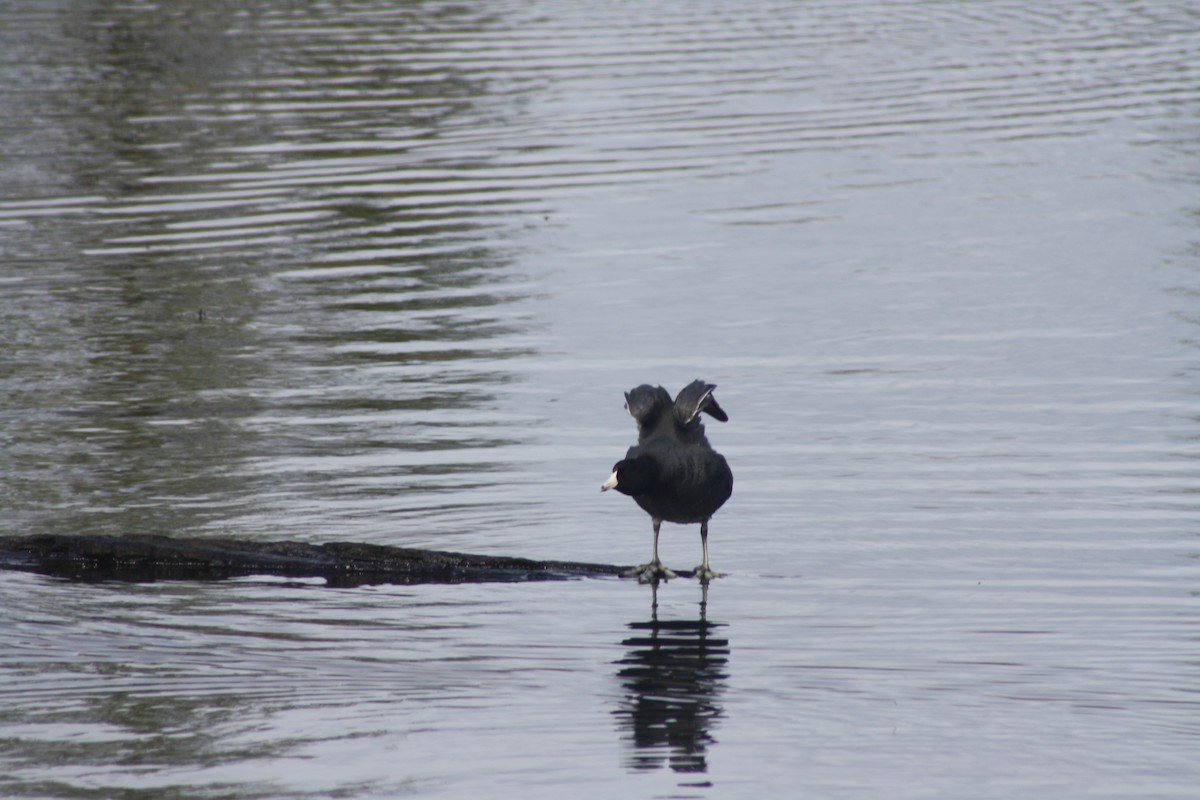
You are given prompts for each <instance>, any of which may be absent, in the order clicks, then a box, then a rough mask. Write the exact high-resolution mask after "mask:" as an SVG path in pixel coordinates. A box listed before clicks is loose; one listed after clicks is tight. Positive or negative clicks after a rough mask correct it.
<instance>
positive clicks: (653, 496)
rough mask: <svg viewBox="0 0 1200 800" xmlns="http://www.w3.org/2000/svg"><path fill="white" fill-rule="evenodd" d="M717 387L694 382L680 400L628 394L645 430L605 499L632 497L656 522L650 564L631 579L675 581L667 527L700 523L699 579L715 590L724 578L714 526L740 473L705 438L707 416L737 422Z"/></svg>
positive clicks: (644, 392) (661, 394)
mask: <svg viewBox="0 0 1200 800" xmlns="http://www.w3.org/2000/svg"><path fill="white" fill-rule="evenodd" d="M716 388H717V387H716V384H712V383H705V382H704V381H702V380H699V379H697V380H694V381H692V382H691V383H689V384H688V385H687V386H685V387H684V388H683V389H681V390H680V392H679V394H677V395H676V396H675V399H674V400H672V399H671V395H670V393H669V392H668V391H667V390H666V389H664V388H663V387H661V386H651V385H649V384H642V385H641V386H638V387H636V388H634V389H631V390H630V391H628V392H626V393H625V410H626V411H628V412H629V415H630V416H631V417H633V418H634V420H635V421H636V422H637V427H638V443H637V444H636V445H634V446H633V447H630V448H629V450H628V451H627V452H626V453H625V458H623V459H622V460H620V461H618V462H617V463H616V464H615V465H614V466H613V469H612V474H611V475H609V477H608V480H606V481H605V482H604V483H603V484H601V485H600V491H602V492H604V491H608V490H609V489H616V490H617V491H618V492H620V493H621V494H626V495H629V496H630V497H632V498H633V501H634V502H635V503H637V504H638V505H639V506H640V507H641V508H642V510H643V511H645V512H646V513H647V514H649V515H650V520H651V522H652V524H653V526H654V549H653V555H652V557H651V559H650V562H649V563H648V564H641V565H639V566H637V567H634V568H633V569H631V570H629V572H627V573H626V574H627V575H631V576H636V577H637V578H638V579H639V580H640V581H642V582H650V581H656V580H658V579H659V578H664V579H665V578H674V577H675V573H674V572H672V571H671V570H670V569H668V568H667V567H666V566H664V565H663V563H662V561H660V560H659V557H658V533H659V528H661V527H662V523H663V522H664V521H666V522H674V523H678V524H690V523H696V522H699V523H700V545H701V548H702V550H703V553H704V560H703V562H702V563H701V564H700V566H698V567H696V569H695V575H696V577H697V578H699V579H700V580H701V581H702V582H705V583H707V582H708V581H709V580H711V579H713V578H717V577H720V573H717V572H714V571H713V570H712V568H711V567H710V566H709V563H708V521H709V520H710V519H711V518H712V515H713V514H715V513H716V511H717V509H719V508H720V507H721V506H723V505H724V504H725V501H726V500H728V499H729V496H730V495H731V494H732V493H733V472H732V471H731V470H730V469H729V464H728V462H726V461H725V457H724V456H722V455H721V454H720V453H718V452H717V451H716V450H713V449H712V446H711V445H710V444H709V443H708V439H707V437H705V435H704V423H702V422H701V421H700V419H699V417H700V413H701V412H703V413H705V414H708V415H709V416H711V417H713V418H714V419H717V420H719V421H721V422H728V421H729V416H728V415H727V414H726V413H725V411H724V410H723V409H722V408H721V406H720V405H718V404H717V399H716V398H715V397H713V390H714V389H716Z"/></svg>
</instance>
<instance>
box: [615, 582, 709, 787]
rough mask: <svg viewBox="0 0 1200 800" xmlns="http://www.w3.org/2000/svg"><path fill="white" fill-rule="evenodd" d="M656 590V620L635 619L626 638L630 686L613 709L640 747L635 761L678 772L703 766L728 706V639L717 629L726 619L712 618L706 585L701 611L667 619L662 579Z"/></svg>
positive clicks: (624, 669)
mask: <svg viewBox="0 0 1200 800" xmlns="http://www.w3.org/2000/svg"><path fill="white" fill-rule="evenodd" d="M653 591H654V596H653V605H652V606H651V618H650V620H649V621H648V622H631V623H629V627H630V628H631V629H633V631H634V635H632V636H630V637H629V638H628V639H626V640H625V641H623V642H621V644H622V645H623V646H625V647H626V648H628V650H627V652H626V655H625V657H624V658H622V659H621V660H620V661H618V662H617V663H618V664H619V665H620V666H621V669H620V670H619V671H618V673H617V675H618V676H619V677H620V679H621V683H622V685H623V686H624V687H625V689H626V690H627V692H628V693H627V694H626V695H625V698H624V699H623V700H622V701H621V704H620V707H619V708H618V709H617V710H616V711H614V712H613V714H614V715H615V716H616V717H617V726H618V728H619V729H620V730H621V731H622V732H623V733H624V734H625V737H624V738H625V739H626V740H627V741H629V742H631V743H632V745H633V748H634V750H633V755H632V756H631V758H630V759H629V762H628V766H629V767H630V768H631V769H635V770H650V769H657V768H659V767H661V766H663V764H664V762H665V763H666V764H669V765H670V767H671V769H672V770H674V771H675V772H686V773H704V772H707V771H708V763H707V760H706V754H707V751H708V747H709V745H711V744H713V742H714V741H715V739H713V736H712V732H711V730H712V727H713V725H714V724H715V723H716V721H717V720H718V719H720V718H721V716H722V714H723V712H722V710H721V706H720V704H719V702H718V698H719V697H720V695H721V692H722V691H723V689H724V685H725V681H726V679H727V677H728V676H727V674H726V672H725V665H726V663H727V662H728V660H729V640H728V639H725V638H718V637H715V636H713V635H712V634H713V632H714V630H715V629H716V628H720V627H723V625H722V624H720V623H714V622H709V621H708V619H707V618H706V614H707V605H708V586H707V585H704V586H703V589H702V591H703V595H702V599H701V602H700V617H699V619H681V620H660V619H659V618H658V584H657V582H655V583H654V588H653Z"/></svg>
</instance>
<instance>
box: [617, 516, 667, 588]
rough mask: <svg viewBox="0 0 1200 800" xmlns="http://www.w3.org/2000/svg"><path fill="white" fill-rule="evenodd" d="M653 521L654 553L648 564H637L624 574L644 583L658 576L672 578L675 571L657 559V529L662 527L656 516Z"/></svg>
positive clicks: (654, 579) (655, 579)
mask: <svg viewBox="0 0 1200 800" xmlns="http://www.w3.org/2000/svg"><path fill="white" fill-rule="evenodd" d="M653 521H654V555H653V558H651V559H650V563H649V564H639V565H638V566H636V567H634V568H633V569H631V570H629V571H628V572H626V573H625V574H626V575H629V576H637V579H638V581H640V582H642V583H646V582H648V581H657V580H658V579H659V578H674V577H675V573H674V572H672V571H671V570H669V569H667V568H666V567H664V566H663V563H662V562H661V561H659V560H658V529H659V528H661V527H662V520H661V519H659V518H658V517H654V518H653Z"/></svg>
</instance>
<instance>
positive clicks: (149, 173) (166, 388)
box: [5, 3, 535, 535]
mask: <svg viewBox="0 0 1200 800" xmlns="http://www.w3.org/2000/svg"><path fill="white" fill-rule="evenodd" d="M83 5H84V6H86V7H87V8H86V10H83V11H82V13H77V12H79V11H80V10H79V9H74V8H71V9H70V10H68V9H67V8H62V9H57V8H55V9H49V8H47V9H42V10H39V11H37V12H34V11H32V10H31V11H30V12H29V13H28V14H27V15H24V16H19V17H18V18H17V20H18V25H17V26H16V27H15V28H14V29H12V31H11V33H12V35H10V36H9V37H8V38H9V39H11V44H12V46H13V49H12V50H11V51H10V53H11V62H10V63H19V62H21V61H22V60H24V61H25V62H27V63H28V65H29V66H28V67H27V69H29V70H30V72H31V73H32V75H33V76H35V77H34V78H32V79H34V80H40V79H41V77H42V76H43V75H46V74H51V73H53V74H55V75H58V71H59V70H60V64H59V63H58V62H56V59H60V60H63V61H66V62H68V63H69V64H70V65H71V68H70V69H69V70H66V72H65V74H66V76H67V77H66V78H60V79H59V83H60V84H61V85H55V86H54V88H53V91H51V92H50V93H48V94H45V95H38V97H37V100H36V102H37V103H43V102H45V103H51V102H53V103H54V115H55V116H56V117H62V118H65V119H70V120H73V121H76V122H77V124H76V125H75V126H74V130H72V131H71V132H70V133H69V135H70V136H71V137H72V138H71V140H70V141H69V142H60V141H55V140H49V141H46V142H37V141H30V142H23V143H22V144H21V145H19V147H21V148H23V149H25V150H26V152H27V153H28V157H27V159H26V160H27V162H28V163H29V164H30V165H32V166H33V167H35V168H36V169H34V170H33V171H32V172H31V173H30V175H31V181H30V182H28V183H22V182H21V181H19V180H18V181H13V182H10V183H8V185H7V187H6V194H7V196H9V197H12V198H19V197H21V196H22V195H23V194H29V195H34V194H35V193H36V194H37V195H42V194H45V193H46V192H47V191H48V190H49V189H51V187H53V186H56V185H57V186H60V187H61V188H60V191H62V192H64V193H68V195H69V194H70V193H84V194H86V195H87V196H85V197H81V198H80V199H79V201H78V206H75V207H57V206H55V207H51V208H49V209H45V214H46V216H47V217H49V219H44V218H42V217H41V216H39V214H40V213H41V212H42V211H43V209H40V208H39V207H38V206H37V204H36V203H29V204H25V203H22V202H20V201H18V202H16V203H13V204H12V205H11V206H10V209H9V210H8V214H7V215H6V216H9V217H10V218H12V219H17V220H21V221H22V222H25V223H27V224H22V225H18V226H16V229H15V231H14V234H15V236H14V237H13V238H10V239H9V240H8V245H9V246H8V248H7V251H8V253H9V258H10V259H11V260H12V261H10V263H19V262H20V260H21V259H30V258H41V259H45V260H48V261H50V262H51V265H52V266H51V267H50V268H48V269H47V268H43V269H25V270H21V271H20V272H18V273H15V274H14V275H13V276H12V278H11V279H10V280H9V281H8V282H7V285H6V295H7V297H8V298H10V302H8V303H6V304H5V308H6V309H7V310H8V312H9V313H10V314H11V316H9V317H8V318H7V320H6V324H5V332H6V334H5V335H6V339H7V341H6V344H7V345H9V346H8V347H7V348H6V350H7V351H8V353H9V358H10V359H11V361H10V363H12V364H13V365H14V367H17V366H18V365H19V368H18V369H17V370H16V372H14V373H13V376H12V382H11V383H10V384H9V388H10V391H11V392H13V393H14V394H15V395H16V398H15V399H17V402H18V405H17V407H16V408H17V409H19V411H18V412H17V413H16V414H15V415H14V416H13V417H12V419H11V420H10V424H9V425H8V426H6V427H7V428H8V436H7V437H6V439H7V440H8V443H9V444H10V445H11V446H10V447H7V448H6V452H7V454H8V456H9V458H8V459H7V466H8V469H6V472H7V473H8V474H9V476H10V479H9V480H8V481H6V493H7V495H8V499H9V503H8V505H9V506H10V508H11V510H12V511H13V512H14V515H15V516H14V517H10V521H11V522H12V524H13V525H14V527H16V528H18V529H20V528H22V527H26V526H30V525H36V527H37V528H40V529H50V530H54V531H64V532H71V531H81V530H87V531H92V532H113V533H119V532H131V531H141V532H167V533H175V532H177V533H188V532H195V531H197V530H203V529H204V528H205V527H207V526H212V525H217V526H219V527H220V528H222V529H224V530H247V529H248V530H262V529H264V528H267V527H270V528H275V529H278V528H279V526H280V524H281V523H280V519H279V518H274V519H271V520H270V521H265V520H266V518H264V513H263V512H264V510H268V509H269V508H270V507H271V506H272V505H274V506H275V507H279V508H294V507H295V505H296V504H301V505H302V506H303V504H304V502H305V500H304V499H305V498H306V497H307V496H309V495H310V493H311V492H312V491H313V490H314V489H319V488H320V487H324V486H327V485H328V483H329V480H330V476H331V475H332V476H337V480H338V481H339V482H340V484H341V485H343V486H345V487H347V488H346V490H345V491H343V492H341V493H339V494H340V496H339V497H338V498H337V499H336V500H335V504H339V505H341V506H342V508H344V509H352V511H351V512H349V513H351V514H361V512H362V511H363V509H364V507H363V506H362V504H361V503H362V501H363V500H364V499H365V500H368V501H370V500H371V499H373V498H375V499H379V500H380V502H379V504H377V505H376V506H375V510H374V512H372V513H373V514H375V515H377V516H376V519H378V518H379V517H378V515H380V514H384V515H386V514H389V513H394V514H399V515H402V516H410V515H416V516H419V517H424V518H432V517H441V518H442V521H443V522H447V521H450V520H452V518H453V514H454V511H455V509H456V508H458V509H460V510H462V507H461V504H458V503H440V502H432V503H431V502H428V500H424V499H422V500H418V501H417V504H416V505H415V506H412V505H409V504H407V503H406V502H405V500H404V499H402V498H403V497H404V496H405V495H409V496H412V495H413V493H414V492H415V493H416V495H417V496H418V497H419V498H430V497H436V495H437V494H439V493H444V492H447V491H449V492H461V491H464V490H470V489H479V488H482V487H485V486H487V485H489V484H490V483H491V482H492V479H489V478H488V474H489V473H495V474H502V473H504V472H505V471H506V469H507V467H506V466H505V464H504V461H503V459H502V458H501V457H500V456H498V455H493V454H492V453H495V452H496V451H497V448H498V447H500V446H503V445H506V444H511V443H513V442H514V441H519V440H521V439H522V438H523V436H522V434H521V433H520V432H519V431H516V430H513V429H509V430H503V429H501V430H497V429H496V428H495V427H494V426H490V427H486V428H485V427H484V426H480V425H478V423H477V422H476V420H477V419H478V412H479V411H480V410H482V409H487V408H490V407H493V406H494V405H495V396H496V390H497V388H499V387H503V386H504V385H505V384H506V383H509V382H511V381H512V376H511V374H509V373H508V372H506V371H505V369H504V368H503V366H502V365H503V362H504V361H505V360H506V359H512V358H519V357H528V356H529V355H531V354H533V353H534V352H535V349H534V347H533V345H532V344H531V343H530V341H529V339H528V336H527V335H526V334H527V331H528V328H529V319H528V317H527V315H526V314H524V313H522V312H515V313H514V308H515V307H516V305H517V304H519V303H520V302H521V301H523V300H524V299H525V298H527V297H528V294H529V289H528V288H527V287H525V286H524V285H522V283H521V281H520V279H519V276H518V278H517V279H516V280H514V276H513V274H512V272H511V270H510V265H511V258H510V256H509V255H507V254H506V253H504V252H502V249H501V247H500V246H499V245H500V242H499V241H498V240H497V239H496V232H497V230H498V229H499V227H500V226H499V225H498V224H497V223H496V218H497V216H498V215H501V216H502V215H503V214H504V213H505V211H504V210H503V206H504V200H503V198H498V199H490V200H489V199H483V198H479V197H477V196H475V195H476V194H477V189H476V187H477V186H478V181H477V180H474V179H473V178H471V176H472V175H474V174H476V173H478V172H479V167H480V166H482V165H484V164H485V160H484V159H482V158H477V157H472V156H470V155H463V148H454V149H453V154H452V155H450V156H448V157H439V156H432V157H414V156H413V155H411V153H412V151H413V150H415V149H420V148H422V147H426V146H428V143H429V142H430V141H434V140H436V139H437V138H438V136H439V132H440V131H441V130H443V129H445V128H447V127H452V126H453V124H454V123H453V122H452V120H454V118H456V117H460V116H464V115H466V116H469V115H470V114H471V109H472V105H473V104H474V103H476V102H478V101H479V100H480V99H481V98H482V97H484V96H485V93H484V89H483V86H482V84H481V83H480V82H478V81H473V80H471V79H468V78H466V77H465V76H464V75H463V73H462V72H461V71H459V70H456V69H454V68H453V67H452V66H451V67H448V68H447V69H445V70H435V71H432V72H431V71H430V70H429V69H428V68H426V67H421V66H414V64H413V63H412V61H411V60H410V59H407V58H404V57H403V53H404V52H405V51H406V50H409V49H411V48H414V47H415V48H418V49H419V48H420V44H419V40H420V38H421V37H422V36H435V37H441V36H449V37H453V36H455V35H456V33H461V34H462V35H477V34H478V33H479V30H480V28H479V26H480V25H485V26H486V24H487V22H486V19H485V18H482V17H478V16H476V15H474V14H472V13H470V12H468V11H467V10H466V9H464V8H458V9H446V10H445V13H438V12H435V13H431V10H432V7H431V6H414V7H411V8H403V9H391V10H387V9H383V8H380V9H378V12H379V14H378V15H366V16H355V15H350V16H346V15H344V14H343V13H342V11H341V10H340V9H338V8H337V7H336V6H324V5H315V6H308V7H305V8H289V7H286V6H283V7H280V8H275V9H269V10H261V11H250V12H247V11H246V10H244V9H241V8H240V7H237V6H236V5H231V4H225V3H217V4H211V3H201V4H192V3H184V4H171V5H168V6H154V7H150V6H146V7H141V6H137V7H134V6H131V7H124V8H113V7H110V6H109V5H107V4H99V5H95V6H92V5H91V4H83ZM58 22H61V23H62V31H63V32H64V34H65V35H64V36H63V37H62V39H56V40H55V42H56V49H54V50H52V51H49V52H47V51H45V50H44V49H41V48H39V47H35V46H34V43H33V42H32V41H31V40H30V39H29V37H27V36H25V37H23V36H22V35H21V27H22V26H29V27H30V28H32V29H34V30H41V26H46V25H53V24H55V23H58ZM381 26H383V27H381ZM381 30H386V31H391V33H390V36H391V37H392V38H393V40H394V43H395V47H389V48H388V49H387V50H386V51H381V50H379V49H378V47H377V46H378V44H379V39H378V33H379V31H381ZM418 32H419V35H416V37H415V38H413V36H414V34H418ZM368 39H371V40H373V41H374V45H373V46H372V47H365V46H364V49H363V50H361V51H357V52H358V54H357V55H354V56H353V57H348V56H347V54H348V53H349V52H350V50H349V49H347V48H350V47H351V44H352V43H353V42H355V41H358V42H359V43H360V44H364V45H365V43H366V42H367V40H368ZM338 40H342V42H343V43H342V44H338ZM34 41H40V39H37V40H34ZM297 42H301V43H302V44H300V46H299V47H295V46H293V45H295V44H296V43H297ZM405 43H408V44H405ZM373 53H374V55H377V56H379V58H378V59H375V57H374V55H372V54H373ZM302 65H303V66H302ZM364 69H367V70H369V74H363V70H364ZM297 81H302V85H301V84H300V83H297ZM9 98H10V99H11V98H12V96H11V95H9ZM325 128H329V129H330V134H329V135H324V134H319V133H318V132H319V131H321V130H322V129H325ZM7 133H8V134H9V136H10V137H11V136H15V135H17V133H16V131H14V130H11V129H10V130H8V131H7ZM313 134H316V135H315V136H314V135H313ZM9 141H10V142H11V138H10V140H9ZM267 142H274V143H276V144H274V145H272V146H269V147H264V146H263V145H264V143H267ZM64 152H65V153H69V154H70V156H69V157H68V158H62V157H61V154H62V153H64ZM48 173H52V174H49V175H48ZM20 174H23V173H20ZM18 177H19V175H18ZM48 179H49V180H48ZM96 193H98V194H99V195H100V197H97V196H95V195H96ZM62 214H70V215H72V217H76V218H78V219H79V220H80V221H81V222H82V223H83V224H79V225H69V226H64V225H62V224H60V222H61V221H62V219H63V218H62V216H61V215H62ZM23 217H24V219H23ZM70 218H71V217H67V219H70ZM47 233H49V234H51V235H50V236H49V237H47V236H46V235H45V234H47ZM64 233H66V234H68V236H67V237H66V238H64V236H63V234H64ZM47 238H50V239H52V240H53V245H54V248H53V249H50V248H49V247H48V245H47V244H46V241H45V240H46V239H47ZM80 252H82V253H83V254H84V255H83V256H82V258H83V263H80V260H79V259H80V256H79V255H78V254H79V253H80ZM68 254H74V255H70V256H68ZM13 301H15V303H16V304H15V305H14V302H13ZM17 331H21V335H20V336H19V338H18V337H17V336H16V335H15V334H16V332H17ZM46 352H50V353H53V354H54V356H53V357H52V358H51V359H49V360H48V359H46V358H45V357H44V355H43V354H44V353H46ZM30 409H36V411H32V412H31V411H29V410H30ZM366 420H375V421H376V424H373V425H371V426H370V428H369V429H370V431H371V434H370V435H369V436H368V437H366V438H359V437H354V438H355V439H356V441H353V443H350V442H347V440H346V439H345V434H346V433H347V432H349V431H357V430H359V429H360V428H361V427H362V424H363V422H364V421H366ZM453 452H458V453H460V454H461V456H460V457H457V458H456V457H455V456H453V455H452V453H453ZM468 475H469V478H468ZM386 498H392V500H391V501H390V502H388V501H387V500H386ZM395 498H401V499H399V500H397V499H395ZM264 501H265V502H264ZM264 505H265V506H266V507H267V508H264ZM321 505H322V509H323V512H324V514H325V516H327V517H333V518H340V519H342V524H343V526H344V525H345V523H346V521H345V516H346V513H345V512H339V511H337V510H336V509H335V508H333V507H331V506H329V505H326V504H321ZM497 505H500V506H502V503H498V504H497ZM381 506H382V507H381ZM46 508H55V509H56V510H57V511H56V513H54V514H53V515H50V516H46V515H44V514H43V513H41V512H42V510H44V509H46ZM243 509H244V511H243ZM312 510H313V509H312V508H311V507H310V508H308V509H306V510H305V512H302V513H311V512H312ZM282 513H285V514H289V515H290V513H291V512H290V511H288V512H282ZM268 518H269V511H268ZM313 521H314V522H315V521H316V520H313ZM329 524H333V523H332V522H330V523H329ZM450 524H451V525H453V522H450ZM311 533H315V531H312V532H311ZM311 533H310V535H311Z"/></svg>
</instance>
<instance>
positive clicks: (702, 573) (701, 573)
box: [694, 564, 725, 583]
mask: <svg viewBox="0 0 1200 800" xmlns="http://www.w3.org/2000/svg"><path fill="white" fill-rule="evenodd" d="M694 574H695V576H696V579H697V580H699V581H702V582H704V583H708V582H709V581H711V580H712V579H713V578H724V577H725V573H724V572H713V571H712V570H711V569H709V568H708V567H706V566H705V565H703V564H701V565H700V566H698V567H696V569H695V570H694Z"/></svg>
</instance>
